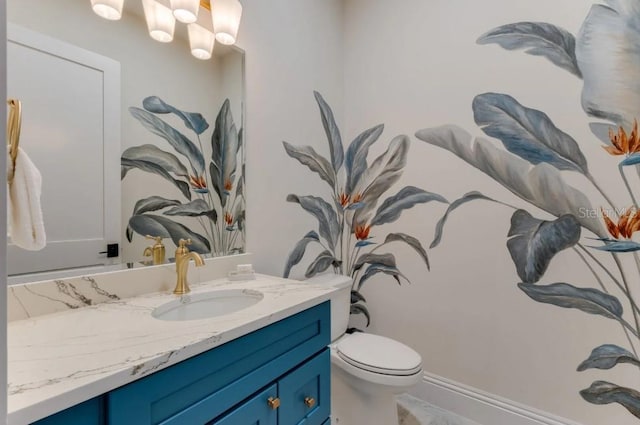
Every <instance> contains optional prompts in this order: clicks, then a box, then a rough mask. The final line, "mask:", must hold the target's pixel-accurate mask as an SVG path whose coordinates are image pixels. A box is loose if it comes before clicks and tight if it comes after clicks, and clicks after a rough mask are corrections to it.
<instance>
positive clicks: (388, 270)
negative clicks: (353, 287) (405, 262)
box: [358, 264, 411, 291]
mask: <svg viewBox="0 0 640 425" xmlns="http://www.w3.org/2000/svg"><path fill="white" fill-rule="evenodd" d="M378 273H384V274H386V275H389V276H392V277H393V278H394V279H395V280H396V282H398V285H400V278H403V279H404V280H406V281H407V282H408V283H411V282H409V279H407V278H406V276H405V275H403V274H402V273H400V270H398V269H397V268H396V267H390V266H385V265H383V264H370V265H369V267H367V269H366V270H365V272H364V274H363V275H362V277H361V278H360V281H359V282H358V291H359V290H360V289H362V286H363V285H364V283H365V282H366V281H367V280H369V279H370V278H371V277H373V276H375V275H377V274H378Z"/></svg>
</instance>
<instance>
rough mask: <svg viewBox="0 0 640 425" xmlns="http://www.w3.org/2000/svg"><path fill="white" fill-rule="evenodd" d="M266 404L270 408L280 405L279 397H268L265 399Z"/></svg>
mask: <svg viewBox="0 0 640 425" xmlns="http://www.w3.org/2000/svg"><path fill="white" fill-rule="evenodd" d="M267 405H268V406H269V407H270V408H272V409H273V410H275V409H277V408H278V407H280V399H279V398H278V397H275V398H273V397H269V398H268V399H267Z"/></svg>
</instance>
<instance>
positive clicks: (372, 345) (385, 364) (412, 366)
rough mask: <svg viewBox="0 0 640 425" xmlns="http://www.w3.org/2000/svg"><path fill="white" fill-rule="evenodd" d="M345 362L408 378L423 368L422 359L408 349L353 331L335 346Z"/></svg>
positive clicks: (400, 344) (397, 343)
mask: <svg viewBox="0 0 640 425" xmlns="http://www.w3.org/2000/svg"><path fill="white" fill-rule="evenodd" d="M336 351H337V353H338V355H339V356H340V358H342V359H343V360H344V361H345V362H347V363H349V364H351V365H353V366H355V367H358V368H360V369H364V370H368V371H370V372H375V373H381V374H385V375H396V376H407V375H413V374H416V373H418V372H420V370H421V369H422V358H421V357H420V354H418V353H416V352H415V351H414V350H413V349H411V348H410V347H407V346H406V345H404V344H402V343H400V342H398V341H395V340H393V339H390V338H386V337H384V336H380V335H372V334H366V333H362V332H356V333H353V334H351V335H346V336H345V337H343V338H342V340H340V342H339V343H338V344H337V346H336Z"/></svg>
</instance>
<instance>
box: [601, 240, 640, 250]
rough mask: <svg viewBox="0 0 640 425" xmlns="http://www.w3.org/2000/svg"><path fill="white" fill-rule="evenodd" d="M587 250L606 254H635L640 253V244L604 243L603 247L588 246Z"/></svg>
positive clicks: (631, 242) (630, 242)
mask: <svg viewBox="0 0 640 425" xmlns="http://www.w3.org/2000/svg"><path fill="white" fill-rule="evenodd" d="M589 248H593V249H597V250H599V251H606V252H635V251H640V243H638V242H634V241H616V242H606V241H605V245H604V246H590V247H589Z"/></svg>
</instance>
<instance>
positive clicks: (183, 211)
mask: <svg viewBox="0 0 640 425" xmlns="http://www.w3.org/2000/svg"><path fill="white" fill-rule="evenodd" d="M163 214H164V215H171V216H181V217H202V216H205V217H208V218H209V219H210V220H211V221H213V222H214V223H216V222H217V221H218V212H217V211H216V210H215V209H212V208H211V207H209V204H207V203H206V201H204V200H202V199H196V200H195V201H191V202H189V203H188V204H183V205H178V206H175V207H173V208H171V209H169V210H167V211H165V212H163Z"/></svg>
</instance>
